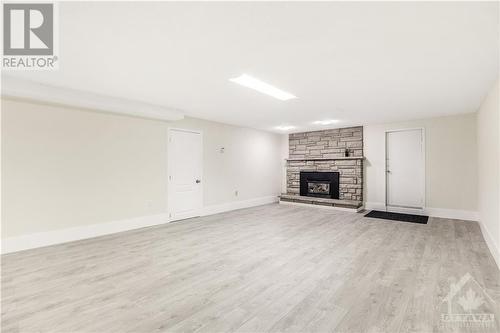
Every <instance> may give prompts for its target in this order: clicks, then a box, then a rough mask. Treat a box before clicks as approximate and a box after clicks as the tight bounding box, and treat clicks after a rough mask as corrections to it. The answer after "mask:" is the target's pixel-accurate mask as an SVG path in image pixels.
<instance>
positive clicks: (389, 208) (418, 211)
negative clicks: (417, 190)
mask: <svg viewBox="0 0 500 333" xmlns="http://www.w3.org/2000/svg"><path fill="white" fill-rule="evenodd" d="M417 130H418V131H421V133H422V158H421V161H420V168H421V169H422V172H423V177H422V184H421V190H422V193H421V196H422V208H411V207H399V206H390V205H389V198H388V177H387V173H388V172H387V171H388V170H387V157H388V156H387V142H388V140H387V138H388V134H389V133H393V132H406V131H417ZM384 141H385V142H384V158H385V165H384V177H385V192H384V196H385V202H384V204H385V210H386V211H392V212H400V213H413V214H423V213H424V212H425V205H426V202H427V201H426V197H425V193H426V188H425V183H426V170H425V164H426V163H425V155H426V144H425V127H411V128H400V129H390V130H385V132H384Z"/></svg>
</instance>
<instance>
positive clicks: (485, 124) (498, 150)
mask: <svg viewBox="0 0 500 333" xmlns="http://www.w3.org/2000/svg"><path fill="white" fill-rule="evenodd" d="M498 89H499V85H498V82H497V83H496V84H495V86H494V87H493V88H492V90H491V91H490V93H489V94H488V96H487V97H486V99H485V100H484V101H483V103H482V104H481V107H480V108H479V111H478V112H477V134H478V136H477V137H478V169H479V180H478V193H479V196H478V204H479V216H480V222H481V229H482V231H483V235H484V238H485V240H486V242H487V244H488V246H489V248H490V251H491V253H492V254H493V256H494V257H495V260H496V261H497V264H498V266H499V267H500V193H499V191H500V175H499V173H500V161H499V159H500V135H499V131H500V115H499V113H500V110H499V109H500V106H499V93H498Z"/></svg>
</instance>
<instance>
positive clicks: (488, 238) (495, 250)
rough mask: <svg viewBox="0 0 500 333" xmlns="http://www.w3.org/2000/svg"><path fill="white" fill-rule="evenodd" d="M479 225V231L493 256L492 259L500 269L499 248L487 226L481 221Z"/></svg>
mask: <svg viewBox="0 0 500 333" xmlns="http://www.w3.org/2000/svg"><path fill="white" fill-rule="evenodd" d="M479 226H480V227H481V233H482V234H483V238H484V240H485V242H486V245H487V246H488V248H489V249H490V253H491V255H492V256H493V259H495V262H496V264H497V267H498V269H500V249H499V248H498V245H496V244H495V242H494V241H493V237H491V233H490V231H489V230H488V228H487V227H486V226H485V225H484V224H483V223H482V222H481V221H479Z"/></svg>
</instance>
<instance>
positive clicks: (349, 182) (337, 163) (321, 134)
mask: <svg viewBox="0 0 500 333" xmlns="http://www.w3.org/2000/svg"><path fill="white" fill-rule="evenodd" d="M346 148H347V149H349V152H350V156H352V157H362V156H363V127H361V126H359V127H349V128H338V129H331V130H324V131H314V132H305V133H293V134H290V135H289V160H288V162H287V193H288V194H296V195H298V194H299V193H300V171H336V172H339V173H340V193H339V194H340V195H339V199H341V200H356V201H362V200H363V160H362V159H359V158H358V159H356V158H352V159H346V158H345V150H346ZM337 158H338V159H337ZM315 159H316V160H315ZM317 159H328V160H317Z"/></svg>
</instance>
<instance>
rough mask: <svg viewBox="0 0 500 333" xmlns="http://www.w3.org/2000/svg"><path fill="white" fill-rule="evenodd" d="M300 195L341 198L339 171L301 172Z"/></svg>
mask: <svg viewBox="0 0 500 333" xmlns="http://www.w3.org/2000/svg"><path fill="white" fill-rule="evenodd" d="M300 195H302V196H308V197H319V198H330V199H338V198H339V173H338V172H317V171H301V172H300Z"/></svg>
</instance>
